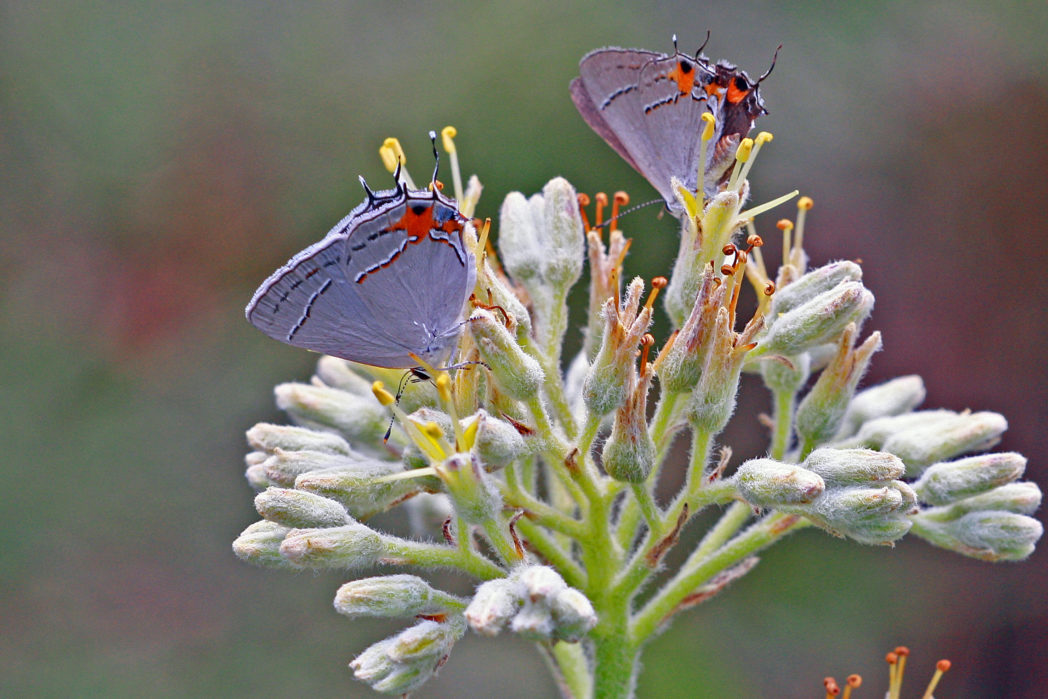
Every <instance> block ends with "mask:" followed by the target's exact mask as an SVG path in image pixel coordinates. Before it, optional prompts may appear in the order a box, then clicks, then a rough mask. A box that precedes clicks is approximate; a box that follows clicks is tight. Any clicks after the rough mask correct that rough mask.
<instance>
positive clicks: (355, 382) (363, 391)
mask: <svg viewBox="0 0 1048 699" xmlns="http://www.w3.org/2000/svg"><path fill="white" fill-rule="evenodd" d="M356 366H360V365H356ZM353 367H354V364H352V363H351V362H348V361H346V360H345V359H339V358H338V357H332V356H329V355H324V356H322V357H321V358H320V359H318V360H317V368H316V373H315V374H314V380H313V383H314V385H315V384H316V383H317V381H320V383H322V384H324V385H325V386H330V387H331V388H337V389H339V390H340V391H347V392H349V393H352V394H354V395H357V396H363V397H365V398H368V397H370V396H371V383H372V381H373V380H374V379H371V378H368V377H366V376H363V375H361V374H359V373H357V372H356V371H354V369H353Z"/></svg>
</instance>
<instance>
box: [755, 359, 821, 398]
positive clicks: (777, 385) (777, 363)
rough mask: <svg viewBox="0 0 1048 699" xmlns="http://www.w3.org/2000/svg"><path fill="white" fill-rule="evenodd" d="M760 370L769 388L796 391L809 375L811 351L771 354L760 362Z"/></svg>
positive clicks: (778, 391)
mask: <svg viewBox="0 0 1048 699" xmlns="http://www.w3.org/2000/svg"><path fill="white" fill-rule="evenodd" d="M783 359H785V360H786V361H785V362H784V361H782V360H783ZM786 362H789V363H788V364H787V363H786ZM760 371H761V378H762V379H763V380H764V385H765V386H767V387H768V388H769V389H770V390H772V391H774V392H776V393H791V394H792V393H796V392H797V391H799V390H800V388H801V386H803V385H804V383H805V382H806V381H807V380H808V377H809V376H810V375H811V353H810V352H802V353H801V354H798V355H796V356H794V357H780V356H778V355H773V356H771V357H768V358H767V359H766V360H764V361H763V362H760Z"/></svg>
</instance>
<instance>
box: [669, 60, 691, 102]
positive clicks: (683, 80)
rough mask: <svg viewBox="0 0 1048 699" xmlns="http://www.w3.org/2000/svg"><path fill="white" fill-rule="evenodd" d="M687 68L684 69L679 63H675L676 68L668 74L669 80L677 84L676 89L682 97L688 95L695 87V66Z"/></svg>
mask: <svg viewBox="0 0 1048 699" xmlns="http://www.w3.org/2000/svg"><path fill="white" fill-rule="evenodd" d="M688 66H689V67H688V68H685V66H684V64H683V63H682V62H681V61H677V66H676V67H675V68H674V69H673V70H671V71H670V72H669V78H670V80H672V81H674V82H675V83H677V89H678V90H680V93H681V94H682V95H690V94H691V89H692V88H693V87H694V86H695V66H693V65H691V64H688Z"/></svg>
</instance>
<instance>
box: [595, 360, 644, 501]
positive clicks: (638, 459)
mask: <svg viewBox="0 0 1048 699" xmlns="http://www.w3.org/2000/svg"><path fill="white" fill-rule="evenodd" d="M652 376H653V374H652V373H651V370H650V368H649V369H648V370H647V371H646V372H645V373H644V375H643V376H642V377H641V378H640V380H639V381H637V382H636V384H637V385H636V386H635V388H634V390H633V391H632V392H631V393H630V395H629V396H628V397H627V399H626V402H625V403H624V404H623V405H622V406H621V407H620V408H619V409H618V411H616V413H615V424H614V425H613V426H612V428H611V434H610V435H609V436H608V439H607V441H606V442H604V451H603V452H602V456H601V463H602V464H603V466H604V470H605V471H607V473H608V475H609V476H611V477H612V478H614V479H615V480H617V481H626V482H628V483H641V482H643V481H644V480H645V479H646V478H647V477H648V474H650V473H651V470H652V468H653V467H654V466H655V441H654V440H653V439H652V438H651V435H650V434H649V433H648V422H647V406H648V399H647V397H648V389H649V388H650V387H651V377H652ZM631 383H632V382H631Z"/></svg>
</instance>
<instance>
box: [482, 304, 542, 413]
mask: <svg viewBox="0 0 1048 699" xmlns="http://www.w3.org/2000/svg"><path fill="white" fill-rule="evenodd" d="M469 327H470V331H471V332H472V333H473V338H474V340H475V341H476V344H477V350H478V351H479V352H480V358H481V360H482V361H483V362H484V363H485V364H486V365H487V366H488V367H489V368H490V369H491V376H492V379H493V380H494V382H495V385H496V386H498V388H499V390H500V391H502V392H503V393H505V394H506V395H507V396H509V397H510V398H515V399H517V400H527V399H529V398H533V397H535V395H536V394H537V393H538V390H539V387H540V386H541V385H542V380H543V374H542V367H541V366H539V363H538V362H537V361H536V360H535V359H534V358H532V357H530V356H528V355H527V354H525V353H524V350H522V349H521V348H520V345H518V344H517V341H516V339H515V338H514V337H513V335H512V334H510V332H509V331H508V330H506V326H504V325H503V324H502V323H500V322H498V320H496V318H495V316H494V315H492V314H491V313H489V312H488V311H485V310H483V309H478V310H476V311H474V312H473V315H471V316H470V318H469Z"/></svg>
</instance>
